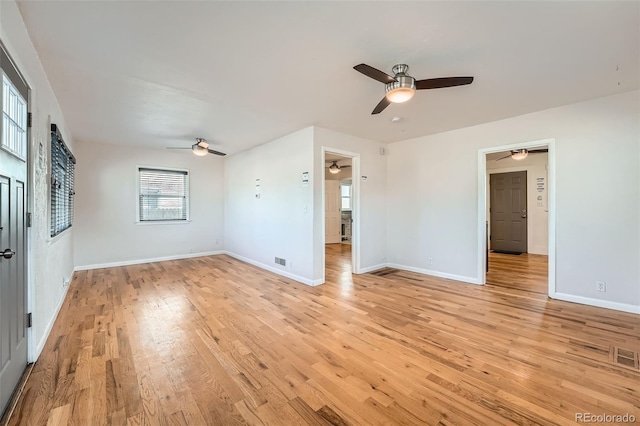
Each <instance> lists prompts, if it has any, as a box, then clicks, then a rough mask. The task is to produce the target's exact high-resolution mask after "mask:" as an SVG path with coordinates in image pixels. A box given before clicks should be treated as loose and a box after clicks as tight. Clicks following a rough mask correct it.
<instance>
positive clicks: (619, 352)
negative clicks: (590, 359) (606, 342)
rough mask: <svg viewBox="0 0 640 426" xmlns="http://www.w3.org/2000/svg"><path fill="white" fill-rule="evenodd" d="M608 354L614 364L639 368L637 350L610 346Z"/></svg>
mask: <svg viewBox="0 0 640 426" xmlns="http://www.w3.org/2000/svg"><path fill="white" fill-rule="evenodd" d="M609 354H610V359H611V361H613V362H614V363H616V364H620V365H624V366H625V367H629V368H635V369H640V356H639V355H638V352H634V351H632V350H630V349H623V348H619V347H617V346H612V347H611V350H610V353H609Z"/></svg>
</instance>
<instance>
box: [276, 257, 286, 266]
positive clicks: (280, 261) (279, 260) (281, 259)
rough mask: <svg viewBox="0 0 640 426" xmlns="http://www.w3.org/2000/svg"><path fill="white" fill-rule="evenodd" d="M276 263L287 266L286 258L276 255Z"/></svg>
mask: <svg viewBox="0 0 640 426" xmlns="http://www.w3.org/2000/svg"><path fill="white" fill-rule="evenodd" d="M276 264H278V265H282V266H287V260H286V259H283V258H281V257H276Z"/></svg>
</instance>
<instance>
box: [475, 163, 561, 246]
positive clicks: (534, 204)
mask: <svg viewBox="0 0 640 426" xmlns="http://www.w3.org/2000/svg"><path fill="white" fill-rule="evenodd" d="M505 155H506V154H505ZM548 157H549V156H548V154H547V153H538V154H529V155H528V156H527V158H525V159H524V160H514V159H513V158H511V157H508V158H505V159H502V160H500V161H495V160H489V159H488V160H487V221H488V222H489V234H491V220H490V218H491V213H490V212H489V210H490V209H489V200H490V199H491V194H490V192H491V188H490V185H489V176H490V175H491V174H493V173H509V172H516V171H526V172H527V252H528V253H532V254H548V253H549V250H548V242H549V241H548V240H549V213H548V210H549V209H548V204H547V202H548V199H547V193H548V191H547V186H548V182H547V163H548ZM537 179H544V180H543V181H542V182H543V183H544V184H543V185H544V186H543V187H542V188H541V189H542V191H538V188H537V182H538V180H537ZM538 197H540V200H538Z"/></svg>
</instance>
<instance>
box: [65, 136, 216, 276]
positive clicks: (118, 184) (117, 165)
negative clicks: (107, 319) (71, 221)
mask: <svg viewBox="0 0 640 426" xmlns="http://www.w3.org/2000/svg"><path fill="white" fill-rule="evenodd" d="M76 157H77V159H78V164H77V168H76V209H75V212H76V225H75V228H76V232H75V247H76V252H75V265H76V268H79V269H82V268H88V267H95V266H97V265H105V264H107V265H108V264H114V263H115V264H122V263H134V262H137V261H142V260H146V259H158V258H163V257H184V256H187V255H190V254H198V253H200V254H206V253H211V252H215V251H219V250H222V247H223V244H224V241H223V239H224V191H223V179H224V167H223V160H222V158H221V157H218V156H216V155H207V156H206V157H197V156H195V155H193V154H192V153H191V151H189V150H184V151H169V150H164V149H144V148H138V147H126V146H122V145H104V144H95V143H79V144H78V146H77V150H76ZM137 166H155V167H168V168H178V169H187V170H189V197H190V203H189V207H190V208H189V210H190V219H191V220H190V222H189V223H182V224H137V223H136V203H137ZM216 241H217V242H216Z"/></svg>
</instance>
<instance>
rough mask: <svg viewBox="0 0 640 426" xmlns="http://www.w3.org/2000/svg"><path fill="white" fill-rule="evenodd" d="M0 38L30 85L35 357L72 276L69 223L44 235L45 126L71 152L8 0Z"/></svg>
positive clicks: (1, 11) (0, 16) (2, 5)
mask: <svg viewBox="0 0 640 426" xmlns="http://www.w3.org/2000/svg"><path fill="white" fill-rule="evenodd" d="M0 40H1V41H2V43H3V44H4V46H5V48H6V49H7V51H8V53H9V55H10V56H11V57H12V58H13V60H14V61H15V62H16V65H17V67H18V68H19V70H20V72H21V73H22V74H23V75H24V77H25V79H26V81H27V83H28V85H29V87H30V88H31V93H30V100H29V108H30V110H31V112H32V114H33V127H32V128H31V133H30V139H29V162H30V164H31V169H30V171H29V179H30V182H29V186H28V188H29V196H30V200H29V211H31V212H32V213H33V216H32V217H33V223H32V227H31V228H29V243H30V252H29V260H30V266H29V268H30V269H29V308H30V311H31V312H32V313H33V328H32V329H31V334H30V336H29V338H30V351H29V358H30V360H31V361H35V359H36V358H37V356H38V355H39V354H40V351H41V350H42V347H43V346H44V343H45V341H46V338H47V336H48V334H49V331H50V330H51V327H52V326H53V322H54V320H55V317H56V315H57V312H58V310H59V308H60V306H61V304H62V302H63V300H64V296H65V293H66V288H68V287H64V286H63V283H64V281H65V280H69V279H70V278H71V276H72V274H73V235H74V233H75V232H76V230H75V226H73V227H72V228H70V229H68V230H66V231H64V232H63V233H62V234H60V235H59V236H57V237H56V238H54V239H53V240H52V239H51V238H50V237H49V235H50V228H49V185H48V182H49V177H48V167H49V154H50V142H51V141H50V133H49V132H50V124H51V123H55V124H57V125H58V126H59V128H60V129H61V132H62V135H63V137H64V140H65V142H66V144H67V146H68V147H69V148H70V149H71V150H72V151H73V152H74V153H75V151H76V150H75V148H74V141H73V139H72V138H71V134H70V133H69V131H68V130H67V129H68V128H67V126H66V124H65V121H64V117H63V115H62V111H61V110H60V106H59V105H58V101H57V100H56V97H55V95H54V93H53V90H52V89H51V87H50V86H49V81H48V80H47V76H46V75H45V73H44V69H43V68H42V64H41V63H40V59H39V58H38V54H37V53H36V51H35V49H34V47H33V45H32V43H31V39H30V38H29V35H28V34H27V30H26V28H25V26H24V22H23V21H22V16H21V15H20V12H19V11H18V8H17V6H16V4H15V3H14V2H13V1H0Z"/></svg>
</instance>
